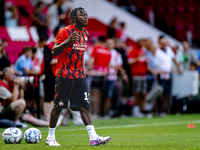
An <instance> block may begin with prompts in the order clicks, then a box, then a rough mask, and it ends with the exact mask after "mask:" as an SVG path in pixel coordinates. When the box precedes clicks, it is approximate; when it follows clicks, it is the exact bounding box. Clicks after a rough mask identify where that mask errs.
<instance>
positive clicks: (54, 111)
mask: <svg viewBox="0 0 200 150" xmlns="http://www.w3.org/2000/svg"><path fill="white" fill-rule="evenodd" d="M61 111H62V108H58V107H55V106H54V107H53V109H52V112H53V113H55V114H56V116H59V115H60V113H61Z"/></svg>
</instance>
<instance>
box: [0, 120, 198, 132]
mask: <svg viewBox="0 0 200 150" xmlns="http://www.w3.org/2000/svg"><path fill="white" fill-rule="evenodd" d="M191 123H200V120H193V121H179V122H163V123H150V124H134V125H121V126H106V127H96V128H95V129H117V128H135V127H144V126H145V127H146V126H166V125H179V124H191ZM79 130H86V129H85V128H80V129H64V130H56V132H60V131H61V132H62V131H79ZM41 132H48V130H46V131H41ZM0 134H2V133H0Z"/></svg>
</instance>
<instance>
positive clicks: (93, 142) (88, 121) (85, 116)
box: [80, 107, 111, 146]
mask: <svg viewBox="0 0 200 150" xmlns="http://www.w3.org/2000/svg"><path fill="white" fill-rule="evenodd" d="M80 109H81V111H80V112H81V117H82V120H83V122H84V124H85V127H86V130H87V131H88V135H89V138H90V146H98V145H100V144H105V143H108V141H110V140H111V137H110V136H107V137H101V136H99V135H97V133H96V131H95V128H94V125H93V122H92V118H91V115H90V109H88V108H84V107H80Z"/></svg>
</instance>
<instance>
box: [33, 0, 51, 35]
mask: <svg viewBox="0 0 200 150" xmlns="http://www.w3.org/2000/svg"><path fill="white" fill-rule="evenodd" d="M45 7H46V6H45V4H44V3H43V2H42V1H39V2H38V3H37V4H36V6H35V11H34V13H33V15H32V18H33V21H34V25H35V26H36V28H37V32H38V35H39V37H40V36H45V37H46V38H48V33H47V32H48V31H47V30H48V28H47V27H48V24H49V17H48V15H45V14H44V13H43V10H44V9H45Z"/></svg>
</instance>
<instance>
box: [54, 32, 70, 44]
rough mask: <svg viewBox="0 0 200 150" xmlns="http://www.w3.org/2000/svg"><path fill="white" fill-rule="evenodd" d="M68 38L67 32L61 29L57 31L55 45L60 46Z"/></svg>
mask: <svg viewBox="0 0 200 150" xmlns="http://www.w3.org/2000/svg"><path fill="white" fill-rule="evenodd" d="M68 37H69V34H68V30H67V29H65V28H62V29H60V30H59V31H58V34H57V37H56V41H55V43H58V44H61V43H62V42H64V41H65V40H66V39H67V38H68Z"/></svg>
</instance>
